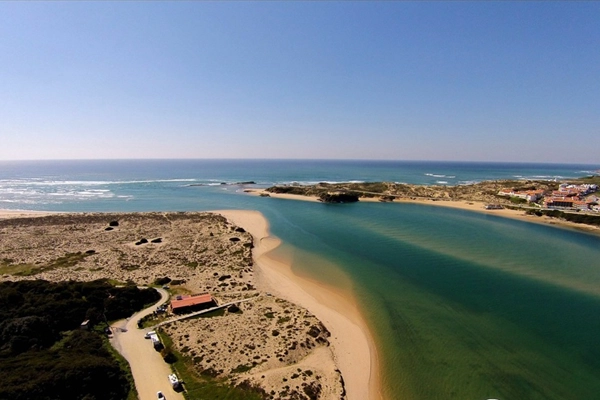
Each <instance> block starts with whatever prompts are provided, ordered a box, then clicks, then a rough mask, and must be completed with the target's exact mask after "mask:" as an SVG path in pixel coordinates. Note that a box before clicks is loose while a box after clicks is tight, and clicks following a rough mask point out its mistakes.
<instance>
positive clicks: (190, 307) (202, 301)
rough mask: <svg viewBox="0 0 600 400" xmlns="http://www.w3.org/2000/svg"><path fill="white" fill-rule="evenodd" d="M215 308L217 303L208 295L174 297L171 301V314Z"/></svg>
mask: <svg viewBox="0 0 600 400" xmlns="http://www.w3.org/2000/svg"><path fill="white" fill-rule="evenodd" d="M216 306H217V302H216V300H215V299H213V297H212V296H211V295H210V293H200V294H192V295H182V296H176V297H175V299H174V300H171V310H172V311H173V313H183V312H191V311H199V310H205V309H207V308H211V307H216Z"/></svg>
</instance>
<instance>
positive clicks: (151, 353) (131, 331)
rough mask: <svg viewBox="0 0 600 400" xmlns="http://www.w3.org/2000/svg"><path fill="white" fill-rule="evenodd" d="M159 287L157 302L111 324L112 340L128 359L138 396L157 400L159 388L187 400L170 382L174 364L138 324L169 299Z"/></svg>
mask: <svg viewBox="0 0 600 400" xmlns="http://www.w3.org/2000/svg"><path fill="white" fill-rule="evenodd" d="M156 290H158V291H159V292H160V295H161V299H160V301H159V302H158V303H156V304H154V305H152V306H150V307H148V308H146V309H144V310H142V311H140V312H138V313H136V314H134V315H133V316H132V317H131V318H128V319H126V320H125V319H124V320H121V321H117V322H115V323H114V324H112V326H111V328H112V331H113V337H112V339H110V343H111V344H112V346H113V347H114V348H115V349H117V351H118V352H119V353H121V354H122V355H123V357H125V359H126V360H127V361H128V362H129V366H130V367H131V373H132V375H133V380H134V381H135V387H136V389H137V392H138V396H139V400H156V392H158V391H161V392H163V394H164V395H165V397H166V398H167V399H168V400H176V399H178V400H184V397H183V395H182V394H181V393H177V392H175V391H174V390H173V388H172V387H171V384H170V383H169V379H168V375H169V374H171V373H172V372H171V368H170V367H169V365H168V364H167V363H165V362H164V360H163V359H162V357H161V355H160V353H159V352H157V351H156V350H154V347H152V343H151V342H150V340H148V339H145V338H144V335H145V334H146V330H144V329H138V327H137V322H138V320H139V319H140V318H142V317H145V316H146V315H148V314H152V312H153V311H154V310H155V309H156V307H158V306H159V305H161V304H164V303H166V302H167V300H168V299H169V295H168V293H167V292H166V291H165V290H163V289H156Z"/></svg>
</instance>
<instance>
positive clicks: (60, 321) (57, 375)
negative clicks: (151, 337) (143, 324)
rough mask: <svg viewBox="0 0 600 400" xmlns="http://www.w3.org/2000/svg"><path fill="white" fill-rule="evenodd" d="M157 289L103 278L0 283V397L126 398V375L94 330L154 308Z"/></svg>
mask: <svg viewBox="0 0 600 400" xmlns="http://www.w3.org/2000/svg"><path fill="white" fill-rule="evenodd" d="M159 297H160V295H159V294H158V293H157V292H156V291H155V290H147V289H146V290H141V289H138V288H137V287H136V286H127V287H122V288H116V287H113V286H112V285H110V284H109V283H108V282H107V281H106V280H99V281H94V282H60V283H51V282H47V281H43V280H37V281H21V282H2V283H0V376H2V385H0V398H2V399H11V400H20V399H86V400H95V399H98V400H99V399H110V400H112V399H115V400H117V399H125V398H127V395H128V393H129V391H130V385H129V382H128V380H127V378H126V375H125V372H124V371H122V370H121V369H120V366H119V364H118V362H117V361H116V360H115V359H114V358H113V356H112V355H111V354H110V352H109V351H108V350H107V349H106V347H105V343H104V341H103V340H102V337H101V336H100V334H99V333H98V332H96V331H93V330H92V331H87V330H82V329H80V325H81V323H82V322H83V321H84V320H89V327H90V328H92V327H93V326H94V325H95V324H97V323H98V322H101V321H103V320H105V319H107V320H113V319H120V318H124V317H127V316H130V315H131V314H133V313H134V312H135V311H138V310H140V309H142V308H143V307H144V305H146V304H149V303H152V302H155V301H156V300H158V298H159Z"/></svg>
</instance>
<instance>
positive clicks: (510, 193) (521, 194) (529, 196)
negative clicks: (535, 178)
mask: <svg viewBox="0 0 600 400" xmlns="http://www.w3.org/2000/svg"><path fill="white" fill-rule="evenodd" d="M498 195H500V196H505V197H518V198H520V199H525V200H527V201H530V202H535V201H538V200H539V199H541V198H542V197H543V196H544V191H543V190H526V191H520V190H514V189H502V190H500V191H499V192H498Z"/></svg>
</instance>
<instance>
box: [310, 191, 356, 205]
mask: <svg viewBox="0 0 600 400" xmlns="http://www.w3.org/2000/svg"><path fill="white" fill-rule="evenodd" d="M319 201H322V202H323V203H356V202H357V201H358V194H356V193H351V192H328V193H322V194H320V195H319Z"/></svg>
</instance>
